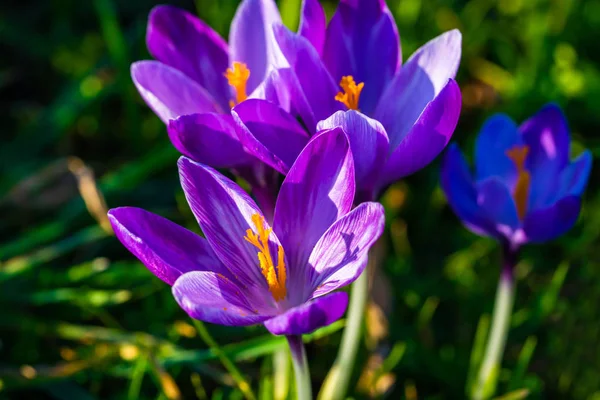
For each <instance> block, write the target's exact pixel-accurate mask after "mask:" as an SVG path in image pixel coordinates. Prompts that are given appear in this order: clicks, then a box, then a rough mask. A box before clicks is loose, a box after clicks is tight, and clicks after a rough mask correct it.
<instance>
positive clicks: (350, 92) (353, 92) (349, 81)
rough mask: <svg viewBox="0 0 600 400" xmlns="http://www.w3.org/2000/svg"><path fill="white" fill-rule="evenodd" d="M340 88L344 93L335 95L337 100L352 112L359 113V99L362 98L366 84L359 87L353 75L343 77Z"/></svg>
mask: <svg viewBox="0 0 600 400" xmlns="http://www.w3.org/2000/svg"><path fill="white" fill-rule="evenodd" d="M340 86H341V87H342V89H343V90H344V92H343V93H342V92H338V94H336V95H335V99H336V100H337V101H339V102H341V103H344V104H345V105H346V107H348V108H349V109H350V110H357V111H358V99H359V98H360V92H361V91H362V90H363V87H364V86H365V83H364V82H361V83H359V84H358V85H357V84H356V82H354V78H353V77H352V76H351V75H347V76H343V77H342V80H341V81H340Z"/></svg>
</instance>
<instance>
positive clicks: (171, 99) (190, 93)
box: [131, 61, 222, 124]
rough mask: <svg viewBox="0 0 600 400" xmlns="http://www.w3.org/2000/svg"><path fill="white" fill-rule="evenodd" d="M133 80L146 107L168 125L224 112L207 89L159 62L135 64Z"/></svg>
mask: <svg viewBox="0 0 600 400" xmlns="http://www.w3.org/2000/svg"><path fill="white" fill-rule="evenodd" d="M131 78H132V79H133V83H134V84H135V87H136V88H137V90H138V92H140V95H141V96H142V98H143V99H144V101H145V102H146V104H148V106H150V108H151V109H152V110H153V111H154V112H155V113H156V115H158V117H159V118H160V119H161V120H162V121H163V122H164V123H165V124H166V123H168V122H169V120H170V119H174V118H177V117H178V116H180V115H186V114H196V113H205V112H222V110H221V108H220V107H219V105H218V104H217V103H216V101H215V99H213V98H212V96H211V95H210V94H209V93H208V92H207V91H206V89H204V88H203V87H202V86H200V85H199V84H198V83H197V82H195V81H193V80H192V79H190V78H189V77H188V76H187V75H185V74H184V73H183V72H181V71H179V70H176V69H175V68H173V67H169V66H168V65H165V64H162V63H161V62H159V61H138V62H135V63H133V64H132V65H131Z"/></svg>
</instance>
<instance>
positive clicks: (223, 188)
mask: <svg viewBox="0 0 600 400" xmlns="http://www.w3.org/2000/svg"><path fill="white" fill-rule="evenodd" d="M178 165H179V176H180V179H181V186H182V187H183V191H184V193H185V197H186V199H187V201H188V203H189V205H190V208H191V210H192V212H193V213H194V216H195V217H196V219H197V220H198V223H199V224H200V227H201V228H202V232H204V235H205V236H206V239H207V240H208V242H209V243H210V245H211V247H212V248H213V250H214V251H215V253H216V254H217V256H218V257H219V258H220V259H221V261H222V262H223V264H225V266H226V267H227V268H228V269H229V271H230V272H231V274H232V275H233V276H234V277H235V278H236V279H237V280H238V281H239V282H240V284H241V286H242V287H244V288H245V289H246V290H247V291H248V292H250V293H253V294H254V295H255V296H256V297H262V298H264V300H265V301H271V302H272V301H273V299H272V297H271V295H270V292H269V290H268V285H267V282H266V280H265V278H264V276H263V275H262V273H261V270H260V266H259V263H258V257H257V253H258V250H257V249H256V248H255V247H254V246H253V245H252V244H250V243H248V242H247V241H246V240H245V239H244V236H246V230H248V229H252V230H253V231H256V229H255V228H254V224H253V222H252V215H254V214H259V215H261V216H262V212H261V211H260V210H259V209H258V207H257V206H256V203H255V202H254V200H252V199H251V198H250V197H249V196H248V194H247V193H246V192H244V191H243V190H242V189H241V188H240V187H239V186H238V185H236V184H235V183H234V182H233V181H231V180H230V179H228V178H226V177H225V176H223V175H221V174H220V173H218V172H217V171H215V170H214V169H212V168H210V167H207V166H205V165H202V164H198V163H196V162H194V161H192V160H190V159H188V158H185V157H182V158H180V159H179V162H178ZM263 218H264V217H263ZM264 226H265V229H268V228H269V227H268V224H267V223H266V222H265V224H264ZM270 242H271V247H272V249H271V250H272V251H271V254H277V246H278V244H279V241H278V240H277V237H276V236H275V234H274V233H272V234H271V235H270Z"/></svg>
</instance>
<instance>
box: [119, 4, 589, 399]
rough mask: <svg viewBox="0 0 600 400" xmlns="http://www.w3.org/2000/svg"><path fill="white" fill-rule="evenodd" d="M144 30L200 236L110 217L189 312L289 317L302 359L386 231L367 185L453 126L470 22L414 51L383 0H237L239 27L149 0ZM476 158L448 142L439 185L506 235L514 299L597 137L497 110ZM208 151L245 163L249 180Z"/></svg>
mask: <svg viewBox="0 0 600 400" xmlns="http://www.w3.org/2000/svg"><path fill="white" fill-rule="evenodd" d="M146 39H147V45H148V49H149V51H150V53H151V55H152V56H153V57H154V58H155V59H156V60H152V61H140V62H137V63H134V64H133V65H132V68H131V73H132V78H133V81H134V83H135V86H136V87H137V89H138V91H139V92H140V94H141V96H142V98H143V99H144V100H145V101H146V103H147V104H148V105H149V106H150V107H151V108H152V110H153V111H154V112H155V113H156V114H157V115H158V117H159V118H160V119H161V120H162V121H163V122H165V124H167V131H168V134H169V138H170V139H171V141H172V143H173V145H174V146H175V147H176V148H177V149H178V150H179V151H180V152H181V153H182V154H183V157H182V158H181V159H180V160H179V173H180V178H181V184H182V187H183V190H184V193H185V196H186V199H187V201H188V203H189V205H190V208H191V210H192V212H193V214H194V215H195V217H196V219H197V221H198V223H199V225H200V228H201V230H202V233H203V234H204V236H205V238H203V237H201V236H199V235H197V234H195V233H192V232H190V231H188V230H186V229H184V228H182V227H180V226H178V225H176V224H174V223H172V222H170V221H168V220H166V219H164V218H162V217H160V216H157V215H154V214H152V213H149V212H147V211H144V210H141V209H138V208H132V207H124V208H117V209H113V210H111V211H110V212H109V218H110V221H111V223H112V226H113V228H114V231H115V233H116V235H117V237H118V238H119V240H120V241H121V242H122V243H123V244H124V245H125V247H127V248H128V249H129V250H130V251H131V252H132V253H133V254H134V255H135V256H136V257H138V258H139V259H140V260H141V261H142V262H143V263H144V264H145V265H146V266H147V267H148V268H149V270H150V271H152V272H153V273H154V274H155V275H156V276H157V277H159V278H160V279H162V280H163V281H165V282H166V283H168V284H169V285H171V286H172V291H173V295H174V297H175V299H176V301H177V302H178V304H179V305H180V306H181V307H182V308H183V309H184V310H185V311H186V312H187V313H188V314H189V315H190V316H191V317H192V318H195V319H198V320H202V321H207V322H211V323H217V324H223V325H232V326H246V325H253V324H264V326H265V327H266V328H267V329H268V330H269V331H270V332H271V333H273V334H276V335H286V336H287V337H288V339H289V340H290V347H291V349H292V354H293V355H294V354H295V357H294V358H295V361H297V363H298V364H302V363H304V364H306V362H305V361H306V360H304V361H302V359H303V358H305V357H302V355H301V354H300V353H302V352H303V350H302V349H303V348H302V344H301V340H299V338H298V335H302V334H304V333H308V332H311V331H313V330H315V329H317V328H319V327H322V326H325V325H328V324H330V323H332V322H333V321H335V320H337V319H339V318H340V317H341V316H342V315H343V313H344V312H345V310H346V307H347V305H348V296H347V294H346V293H345V292H343V291H336V290H337V289H339V288H341V287H343V286H346V285H348V284H350V283H352V282H354V281H355V280H357V279H358V277H359V276H360V275H361V273H362V272H363V270H364V268H365V266H366V263H367V255H368V252H369V248H370V247H371V246H372V245H373V243H374V242H375V241H376V240H377V239H378V238H379V237H380V235H381V234H382V231H383V228H384V212H383V208H382V206H381V205H379V204H378V203H374V202H372V201H373V200H376V199H377V198H378V196H379V195H380V194H381V192H382V190H383V189H384V188H385V187H386V186H388V185H389V184H390V183H392V182H394V181H396V180H398V179H400V178H403V177H406V176H408V175H410V174H412V173H414V172H416V171H418V170H419V169H421V168H423V167H425V166H426V165H427V164H429V163H430V162H431V161H432V160H433V159H434V158H435V157H436V156H437V155H438V154H439V153H440V152H441V151H442V150H443V149H444V148H445V146H446V145H447V144H448V142H449V140H450V138H451V136H452V134H453V133H454V130H455V128H456V125H457V123H458V119H459V115H460V110H461V93H460V90H459V87H458V84H457V83H456V81H455V80H454V79H455V76H456V73H457V70H458V66H459V63H460V58H461V40H462V38H461V34H460V33H459V32H458V31H457V30H452V31H448V32H445V33H443V34H441V35H440V36H438V37H436V38H434V39H433V40H431V41H429V42H428V43H426V44H425V45H423V46H422V47H421V48H419V49H418V50H417V51H416V52H415V53H414V54H413V55H412V56H411V57H410V58H409V59H408V60H407V61H406V62H405V63H404V64H402V59H401V51H400V38H399V34H398V29H397V27H396V25H395V22H394V19H393V17H392V15H391V13H390V11H389V9H388V8H387V6H386V4H385V2H384V1H383V0H341V1H340V4H339V7H338V8H337V10H336V12H335V14H334V15H333V17H332V19H331V21H330V22H329V24H327V21H326V18H325V13H324V11H323V8H322V7H321V5H320V4H319V2H318V0H303V2H302V9H301V21H300V27H299V29H298V32H297V33H294V32H291V31H290V30H288V29H287V28H285V27H284V26H283V25H282V24H281V18H280V16H279V12H278V10H277V7H276V5H275V3H274V1H273V0H243V1H242V2H241V4H240V6H239V7H238V10H237V12H236V15H235V17H234V18H233V21H232V24H231V29H230V35H229V44H227V43H226V42H225V40H223V39H222V38H221V37H220V36H219V35H218V34H217V33H216V32H214V31H213V30H212V29H211V28H210V27H209V26H208V25H206V24H205V23H204V22H202V21H201V20H200V19H198V18H196V17H195V16H193V15H191V14H190V13H188V12H186V11H183V10H180V9H177V8H174V7H170V6H158V7H156V8H155V9H153V11H152V12H151V14H150V17H149V22H148V30H147V37H146ZM475 164H476V168H475V174H474V175H473V174H472V173H471V172H470V170H469V168H468V166H467V164H466V162H465V160H464V159H463V157H462V154H461V153H460V151H459V150H458V149H457V147H455V146H452V147H451V148H450V149H449V151H448V153H447V155H446V157H445V160H444V163H443V167H442V188H443V190H444V191H445V192H446V195H447V197H448V202H449V204H450V206H451V207H452V209H453V210H454V211H455V212H456V214H457V215H458V216H459V217H460V219H461V220H462V221H463V223H464V224H465V225H466V226H467V227H468V228H469V229H471V230H472V231H474V232H476V233H478V234H482V235H488V236H492V237H495V238H497V239H498V240H500V241H501V242H502V244H503V245H504V249H505V251H506V260H507V261H506V262H505V268H504V271H503V279H502V280H501V282H500V288H499V293H500V297H499V299H500V301H499V303H502V304H500V306H501V308H502V310H503V312H504V313H506V312H507V310H510V304H511V303H510V302H511V301H512V297H511V295H510V292H511V290H513V287H514V286H513V275H512V270H513V267H514V265H515V263H516V252H517V250H518V249H519V247H520V246H521V245H523V244H524V243H527V242H543V241H547V240H550V239H553V238H555V237H557V236H559V235H560V234H562V233H563V232H565V231H566V230H567V229H569V228H570V227H571V226H572V225H573V224H574V223H575V221H576V219H577V217H578V215H579V211H580V208H581V195H582V193H583V190H584V188H585V186H586V183H587V179H588V175H589V172H590V168H591V155H590V153H589V152H585V153H584V154H582V155H581V156H580V157H579V158H578V159H577V160H575V161H573V162H570V160H569V134H568V129H567V124H566V121H565V118H564V116H563V115H562V113H561V111H560V110H559V109H558V108H557V107H556V106H552V105H550V106H547V107H545V108H543V109H542V110H541V111H540V112H539V113H538V114H536V115H535V116H534V117H532V118H531V119H530V120H528V121H526V122H525V123H524V124H522V125H521V126H520V127H517V126H516V124H515V123H514V122H513V121H512V120H510V119H509V118H508V117H506V116H503V115H498V116H495V117H492V118H490V120H489V121H488V122H487V123H486V124H485V126H484V127H483V130H482V132H481V134H480V135H479V137H478V139H477V146H476V154H475ZM214 168H223V169H228V170H229V171H230V172H232V173H233V174H235V175H237V176H239V177H242V178H243V179H245V180H246V181H247V182H248V183H249V184H250V186H251V188H252V191H251V195H252V196H253V197H254V198H252V197H251V196H250V195H248V194H247V193H246V192H244V191H243V190H242V189H241V188H240V187H239V186H238V185H237V184H236V183H234V182H233V181H231V180H230V179H228V178H226V177H225V176H224V175H222V174H221V173H220V172H218V171H217V170H215V169H214ZM279 174H282V175H284V176H285V178H284V179H283V183H282V184H281V185H280V184H279V181H280V180H281V178H280V175H279ZM363 278H365V279H360V280H359V281H358V282H356V284H355V288H354V289H353V296H354V293H355V292H354V290H357V291H358V292H362V294H360V295H358V296H357V297H356V298H362V299H363V300H357V301H356V302H354V301H353V302H352V304H353V307H354V310H350V311H349V317H348V319H349V325H350V326H354V327H358V328H356V329H359V327H360V326H361V320H362V314H363V311H364V301H365V299H366V297H367V296H366V292H367V290H368V285H367V281H366V277H365V276H364V274H363ZM504 278H505V279H504ZM359 283H361V285H360V286H357V285H358V284H359ZM351 308H352V307H351ZM497 314H500V313H497ZM494 321H495V322H494V324H495V325H502V327H501V328H498V329H500V330H497V331H496V336H493V337H492V339H490V343H493V345H494V346H498V344H500V346H503V337H504V338H505V336H502V335H503V334H504V335H505V333H506V326H505V324H506V321H508V319H507V316H506V315H502V316H500V317H499V319H498V321H500V322H496V319H494ZM503 324H504V325H503ZM493 329H494V328H492V330H493ZM500 331H501V333H498V332H500ZM358 338H359V335H358V334H356V332H354V333H352V332H351V333H350V334H349V335H348V336H346V333H345V334H344V336H343V338H342V345H341V347H340V354H342V353H344V354H349V356H348V357H349V358H344V360H350V361H348V362H349V363H350V364H352V363H353V358H354V355H355V354H356V348H357V346H358ZM498 350H499V348H497V347H496V348H492V349H488V350H486V354H493V355H492V356H490V357H488V358H486V362H485V363H484V364H485V365H484V366H482V369H481V373H480V375H479V384H480V387H486V385H487V382H488V378H489V376H490V371H494V368H496V366H497V365H496V364H497V363H498V357H499V354H501V351H498ZM297 370H298V369H297ZM332 371H333V369H332ZM349 371H350V369H349V367H347V370H346V371H345V372H342V371H340V370H337V371H335V374H334V373H333V372H332V374H331V376H334V377H335V378H332V379H329V378H328V379H327V380H326V384H325V385H324V387H325V393H328V394H332V393H335V395H333V394H332V395H331V396H329V397H328V395H326V396H325V397H326V398H332V399H334V398H335V399H337V398H342V397H343V396H344V394H345V390H346V387H347V385H348V380H349V379H350V372H349ZM301 375H302V374H301ZM306 378H307V376H306V374H305V375H304V378H303V379H306ZM298 379H300V377H298ZM297 386H298V390H299V391H301V390H304V389H306V388H310V384H309V383H306V382H304V383H302V384H298V385H297ZM303 388H304V389H303ZM307 393H308V394H307ZM322 393H323V391H322ZM485 395H486V393H484V392H481V391H478V392H477V393H475V394H474V398H480V397H481V398H483V397H485ZM482 396H483V397H482ZM309 397H310V391H308V392H306V391H305V392H304V394H303V396H300V394H299V398H302V399H305V398H309Z"/></svg>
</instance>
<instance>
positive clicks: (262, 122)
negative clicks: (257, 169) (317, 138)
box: [231, 99, 309, 174]
mask: <svg viewBox="0 0 600 400" xmlns="http://www.w3.org/2000/svg"><path fill="white" fill-rule="evenodd" d="M231 115H233V119H234V120H235V122H236V125H237V135H238V138H239V140H240V142H241V143H242V145H243V146H244V147H245V148H246V149H247V151H248V152H249V153H250V154H252V155H253V156H255V157H256V158H258V159H259V160H261V161H263V162H264V163H265V164H267V165H269V166H271V167H273V168H274V169H276V170H277V171H279V172H281V173H282V174H286V173H287V172H288V170H289V169H290V167H291V165H292V164H293V163H294V161H295V160H296V157H298V154H300V151H301V150H302V149H303V148H304V146H305V145H306V143H307V142H308V139H309V138H308V134H307V133H306V131H305V130H304V129H303V128H302V125H300V124H299V123H298V121H296V119H295V118H294V117H293V116H292V115H290V114H288V113H287V112H285V110H283V109H282V108H281V107H279V106H277V105H276V104H273V103H270V102H268V101H266V100H260V99H248V100H246V101H244V102H242V103H240V104H238V105H237V106H235V107H234V108H233V109H232V110H231Z"/></svg>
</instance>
